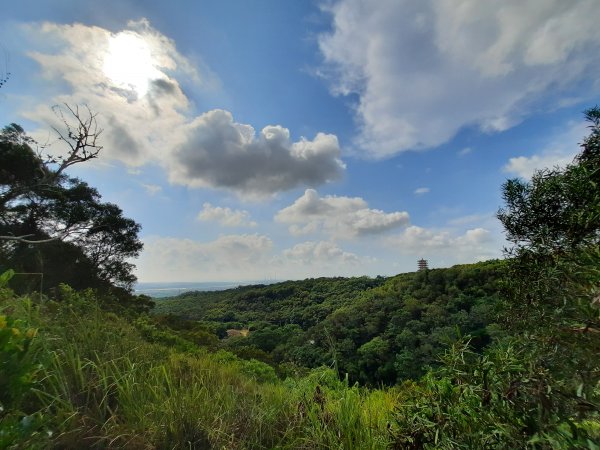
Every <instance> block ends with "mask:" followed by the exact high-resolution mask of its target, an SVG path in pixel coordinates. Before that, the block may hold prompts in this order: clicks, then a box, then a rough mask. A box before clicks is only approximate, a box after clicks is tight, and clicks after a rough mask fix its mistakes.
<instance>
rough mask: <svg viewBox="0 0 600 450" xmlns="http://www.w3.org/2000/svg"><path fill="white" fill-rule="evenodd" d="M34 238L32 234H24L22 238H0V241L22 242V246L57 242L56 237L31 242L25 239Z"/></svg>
mask: <svg viewBox="0 0 600 450" xmlns="http://www.w3.org/2000/svg"><path fill="white" fill-rule="evenodd" d="M31 236H34V235H33V234H24V235H22V236H0V241H13V242H22V243H24V244H44V243H46V242H53V241H56V240H58V237H53V238H48V239H38V240H31V239H27V238H28V237H31Z"/></svg>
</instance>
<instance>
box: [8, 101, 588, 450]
mask: <svg viewBox="0 0 600 450" xmlns="http://www.w3.org/2000/svg"><path fill="white" fill-rule="evenodd" d="M70 111H71V112H72V113H74V117H75V119H77V121H76V124H75V126H74V128H71V129H70V131H69V132H68V133H67V134H65V135H64V136H65V137H64V140H65V142H66V143H67V144H69V148H70V152H69V151H68V153H67V155H66V156H63V159H56V158H45V157H44V155H41V154H40V153H36V152H34V151H33V149H32V147H31V146H32V142H31V140H29V138H28V137H27V136H26V134H25V133H24V131H23V129H22V128H20V127H19V126H17V125H14V124H13V125H11V126H9V127H6V128H5V129H4V130H3V132H2V134H1V136H0V162H1V164H0V219H1V220H0V257H1V259H0V262H1V263H2V266H3V271H2V274H1V275H0V448H11V449H12V448H14V449H20V448H27V449H30V448H32V449H46V448H56V449H69V448H129V449H149V448H157V449H174V448H181V449H183V448H195V449H208V448H227V449H244V448H253V449H258V448H263V449H269V448H278V449H317V448H322V449H332V448H340V449H342V448H343V449H386V448H398V449H515V448H529V449H588V450H595V449H598V448H600V358H598V355H599V354H600V300H599V299H600V291H599V289H600V288H599V286H600V245H599V244H600V189H599V188H598V186H599V185H600V109H599V108H592V109H590V110H588V111H587V112H586V118H587V119H588V121H589V125H590V130H591V131H590V134H589V135H588V136H587V137H585V138H584V140H583V142H582V144H581V152H580V153H579V154H578V155H577V157H576V158H575V159H574V161H573V162H572V163H571V164H570V165H568V166H566V167H565V168H563V169H560V168H554V169H545V170H541V171H538V172H536V174H535V175H534V176H533V177H532V179H531V180H530V181H524V180H520V179H513V180H508V181H507V182H506V183H505V184H504V185H503V186H502V192H503V199H504V205H503V207H502V208H501V209H500V210H499V212H498V219H499V220H500V221H501V223H502V225H503V226H504V229H505V232H506V235H507V238H508V240H509V241H510V243H511V248H510V249H509V250H507V254H506V258H505V259H504V260H502V261H488V262H483V263H479V264H473V265H463V266H456V267H452V268H448V269H436V270H424V271H419V272H415V273H408V274H401V275H398V276H395V277H391V278H387V279H384V278H374V279H371V278H350V279H344V278H333V279H327V278H321V279H309V280H304V281H298V282H285V283H279V284H275V285H270V286H249V287H241V288H238V289H233V290H228V291H224V292H211V293H190V294H186V295H181V296H179V297H175V298H172V299H167V300H159V301H157V305H156V306H155V308H154V310H153V311H152V312H151V313H150V311H151V309H152V307H153V302H152V301H151V300H150V299H148V298H147V297H136V296H135V295H133V293H132V290H131V283H132V282H133V277H132V266H131V264H130V263H129V262H128V260H127V258H128V257H130V256H134V255H136V254H137V253H138V252H139V251H140V250H141V243H140V242H139V241H138V239H137V231H138V229H139V227H138V225H137V224H136V223H135V222H133V221H130V220H129V219H126V218H124V217H123V216H122V212H121V210H120V209H119V208H118V207H117V206H116V205H111V204H108V203H102V202H101V201H100V195H99V193H98V192H97V191H96V190H95V189H93V188H91V187H90V186H88V185H87V184H85V183H84V182H82V181H81V180H78V179H76V178H72V177H69V176H67V175H66V174H65V170H66V169H68V167H69V166H70V165H72V164H76V163H81V162H85V161H86V160H88V159H90V158H92V157H95V156H96V155H97V151H96V149H97V147H96V146H95V141H94V140H93V139H91V137H93V136H94V131H93V130H94V128H93V123H94V120H93V119H94V116H93V115H90V116H89V118H88V119H86V118H85V116H81V115H79V112H78V111H77V110H70ZM90 139H91V140H90ZM89 144H91V146H90V145H89ZM7 167H10V168H12V169H11V170H8V169H7ZM45 244H50V246H48V247H46V246H45ZM58 247H60V248H62V250H61V251H54V250H55V249H56V248H58ZM53 249H54V250H53ZM71 258H74V259H71ZM41 267H53V268H54V269H55V270H54V271H53V272H52V273H53V274H54V275H56V277H60V268H61V267H63V268H65V270H67V268H68V273H65V274H64V279H63V281H71V280H72V281H73V283H77V282H78V281H79V282H81V280H88V281H89V283H90V284H89V286H85V285H84V286H80V285H76V286H69V285H67V284H65V283H61V282H60V279H58V278H51V279H50V280H49V285H48V286H47V288H48V289H47V290H46V291H45V292H34V291H33V290H34V289H35V287H32V286H31V285H29V284H28V283H24V282H23V281H22V280H19V279H18V277H17V276H15V275H16V273H15V270H13V269H15V268H16V269H18V270H25V269H26V268H27V270H29V271H31V272H39V271H40V268H41ZM79 271H81V272H79ZM78 273H81V275H82V278H81V279H79V278H78Z"/></svg>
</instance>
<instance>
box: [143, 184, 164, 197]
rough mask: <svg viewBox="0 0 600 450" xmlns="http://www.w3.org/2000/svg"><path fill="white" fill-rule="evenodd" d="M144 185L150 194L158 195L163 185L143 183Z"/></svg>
mask: <svg viewBox="0 0 600 450" xmlns="http://www.w3.org/2000/svg"><path fill="white" fill-rule="evenodd" d="M142 187H143V188H144V189H145V190H146V192H147V193H148V194H150V195H156V194H158V193H159V192H161V191H162V187H161V186H159V185H157V184H146V183H142Z"/></svg>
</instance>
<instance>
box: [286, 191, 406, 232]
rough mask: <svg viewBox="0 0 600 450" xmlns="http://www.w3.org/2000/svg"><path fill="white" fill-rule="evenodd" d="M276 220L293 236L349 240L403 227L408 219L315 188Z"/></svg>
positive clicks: (398, 213)
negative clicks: (319, 235) (321, 234)
mask: <svg viewBox="0 0 600 450" xmlns="http://www.w3.org/2000/svg"><path fill="white" fill-rule="evenodd" d="M275 220H276V221H277V222H280V223H285V224H290V228H289V230H290V232H291V233H292V234H293V235H302V234H309V233H315V232H320V231H322V232H324V233H326V234H328V235H330V236H331V237H333V238H352V237H355V236H361V235H369V234H378V233H382V232H385V231H388V230H390V229H393V228H397V227H401V226H404V225H406V224H407V223H408V221H409V216H408V213H407V212H404V211H402V212H392V213H386V212H384V211H381V210H379V209H370V208H369V207H368V204H367V202H366V201H365V200H363V199H362V198H360V197H337V196H329V195H328V196H325V197H320V196H319V194H318V193H317V191H315V190H314V189H307V190H306V191H305V192H304V195H302V196H301V197H300V198H298V199H297V200H296V201H295V202H294V203H293V204H292V205H290V206H288V207H286V208H284V209H282V210H280V211H279V212H278V213H277V214H276V216H275Z"/></svg>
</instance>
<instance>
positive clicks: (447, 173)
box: [0, 0, 600, 282]
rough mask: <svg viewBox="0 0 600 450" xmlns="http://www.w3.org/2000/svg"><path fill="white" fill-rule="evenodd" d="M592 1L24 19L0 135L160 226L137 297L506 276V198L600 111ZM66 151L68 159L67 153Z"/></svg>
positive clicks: (46, 8)
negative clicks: (351, 280) (83, 146)
mask: <svg viewBox="0 0 600 450" xmlns="http://www.w3.org/2000/svg"><path fill="white" fill-rule="evenodd" d="M598 19H600V12H599V10H598V8H597V3H596V2H595V1H594V0H576V1H572V2H563V1H560V0H530V1H528V2H522V1H517V0H502V1H501V0H493V1H489V2H479V1H477V0H462V1H458V2H457V1H450V0H447V1H446V0H444V1H433V0H431V1H420V0H419V1H417V0H393V1H392V0H390V1H385V0H377V1H376V0H337V1H322V2H320V1H304V2H291V1H289V2H283V1H276V0H261V1H242V0H239V1H233V0H225V1H223V0H219V1H217V0H211V1H175V2H163V1H133V0H119V1H117V0H111V1H105V2H103V3H102V5H101V6H100V5H99V4H98V2H92V1H75V0H60V1H59V0H57V1H52V2H48V1H34V0H22V1H20V2H18V3H16V4H14V5H12V6H11V8H10V9H9V10H8V11H5V12H4V14H3V16H2V18H1V19H0V45H1V48H2V51H3V53H4V56H5V57H4V59H3V61H1V63H2V65H0V75H1V74H3V73H6V72H10V73H11V77H10V80H9V81H8V83H7V84H6V85H4V86H3V87H2V89H1V90H0V121H1V123H2V124H8V123H11V122H17V123H20V124H22V125H23V126H24V127H25V128H26V130H28V131H29V132H30V134H32V135H33V136H34V137H36V138H37V139H38V141H40V142H54V137H53V135H52V133H51V132H49V130H51V127H52V126H55V125H59V123H57V117H56V115H55V114H54V113H53V110H52V106H53V105H56V104H64V103H67V104H69V105H76V104H80V105H81V104H87V105H89V107H90V108H91V109H92V110H93V111H95V112H97V113H98V121H99V123H100V126H101V127H102V128H103V129H104V132H103V134H102V145H103V146H104V148H103V150H102V154H101V157H100V158H99V159H97V160H94V161H93V162H89V163H86V164H85V165H80V166H79V167H74V168H73V170H72V174H73V175H77V176H80V177H82V178H83V179H85V180H86V181H88V182H90V184H92V185H94V186H96V187H98V189H99V190H100V192H101V193H102V195H103V198H104V199H105V200H106V201H111V202H114V203H117V204H119V206H120V207H121V208H122V209H123V210H124V213H125V215H126V216H128V217H131V218H133V219H135V220H136V221H138V222H140V223H141V225H142V227H143V228H142V233H141V238H142V239H143V241H144V244H145V250H144V252H143V254H142V255H141V257H140V258H139V260H138V261H137V262H136V263H137V266H138V267H137V275H138V278H139V279H140V280H141V281H161V282H164V281H167V282H168V281H220V280H235V281H245V280H262V279H287V278H292V279H296V278H305V277H315V276H332V275H378V274H381V275H391V274H395V273H399V272H405V271H412V270H414V269H415V267H416V260H417V259H419V258H421V257H424V258H426V259H428V260H429V261H430V266H432V267H444V266H450V265H452V264H457V263H469V262H475V261H478V260H485V259H489V258H495V257H501V255H502V248H503V247H504V246H505V245H506V243H505V242H504V239H503V234H502V229H501V227H500V225H499V224H498V222H497V220H496V219H495V218H494V215H495V213H496V211H497V210H498V208H499V207H500V206H501V203H502V200H501V185H502V183H503V181H504V180H506V179H507V178H509V177H516V176H519V177H523V178H527V177H529V176H530V175H531V173H532V172H533V170H534V169H536V168H538V169H539V168H543V167H548V166H554V165H561V164H563V165H564V164H565V163H568V162H569V161H570V160H571V159H572V157H573V156H574V155H575V153H576V152H577V151H578V145H577V144H578V142H580V141H581V139H582V137H583V136H584V135H585V134H586V129H585V124H584V123H583V120H582V119H583V115H582V111H583V110H584V109H586V108H588V107H590V106H593V105H595V104H597V103H599V99H600V81H599V79H598V77H597V74H598V73H599V71H598V69H600V51H598V50H599V44H600V29H599V28H598V27H597V23H598ZM50 149H51V151H53V152H57V153H60V151H61V147H60V145H59V144H58V143H54V144H53V145H52V146H51V147H50Z"/></svg>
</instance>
